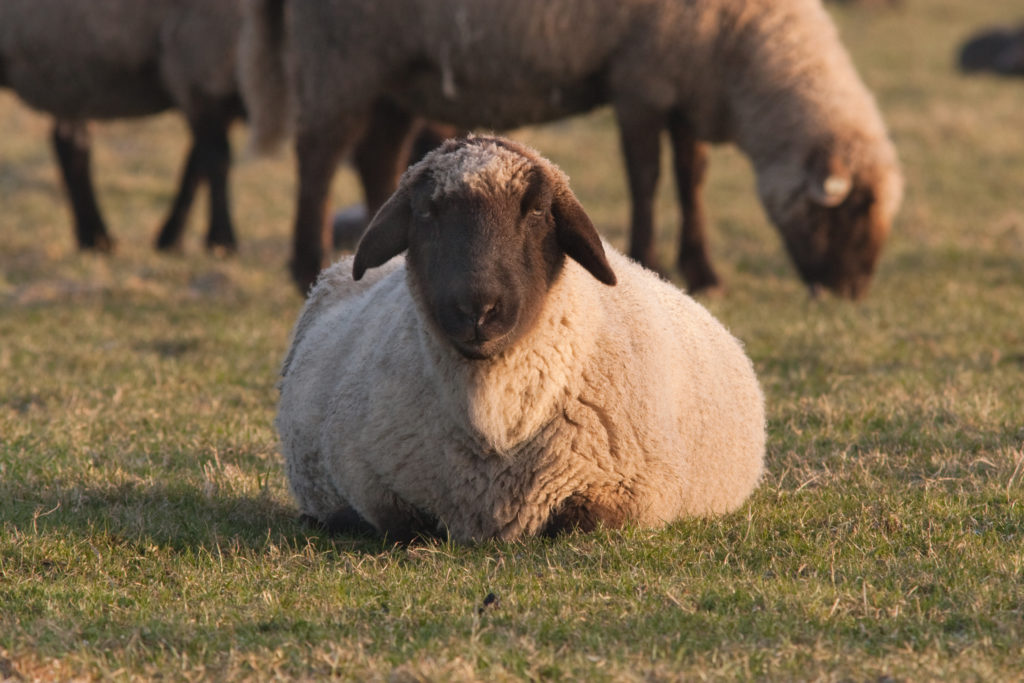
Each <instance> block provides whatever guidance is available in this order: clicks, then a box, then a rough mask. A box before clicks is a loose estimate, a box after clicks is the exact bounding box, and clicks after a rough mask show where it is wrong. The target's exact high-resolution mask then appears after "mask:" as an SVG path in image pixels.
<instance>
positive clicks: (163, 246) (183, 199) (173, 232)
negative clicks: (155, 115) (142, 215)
mask: <svg viewBox="0 0 1024 683" xmlns="http://www.w3.org/2000/svg"><path fill="white" fill-rule="evenodd" d="M200 154H201V150H200V143H199V141H198V140H196V139H195V138H193V140H192V148H191V149H190V150H189V153H188V156H187V157H186V159H185V167H184V169H183V170H182V173H181V181H180V182H179V183H178V194H177V195H176V196H175V197H174V204H173V205H171V211H170V213H169V214H168V215H167V219H166V220H165V221H164V224H163V227H162V228H160V234H159V235H158V236H157V238H156V248H157V249H160V250H162V251H170V250H176V249H180V248H181V238H182V234H183V233H184V231H185V219H186V218H187V217H188V210H189V208H191V206H192V200H193V199H194V198H195V195H196V189H198V187H199V183H200V182H201V181H202V179H203V177H202V173H201V171H200V166H201V163H200V161H199V156H200Z"/></svg>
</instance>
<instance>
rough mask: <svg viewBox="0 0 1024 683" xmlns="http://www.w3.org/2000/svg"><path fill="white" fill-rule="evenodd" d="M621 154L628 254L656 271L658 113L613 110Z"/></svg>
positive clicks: (622, 108) (662, 121)
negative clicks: (626, 183)
mask: <svg viewBox="0 0 1024 683" xmlns="http://www.w3.org/2000/svg"><path fill="white" fill-rule="evenodd" d="M616 114H617V116H618V123H619V136H620V140H621V143H622V154H623V156H624V157H625V160H626V174H627V176H628V178H629V193H630V197H631V199H632V218H631V224H630V239H629V255H630V256H631V257H632V258H634V259H635V260H637V261H639V262H640V263H641V264H643V265H644V266H646V267H648V268H650V269H651V270H654V271H658V272H660V269H659V267H658V265H657V264H658V259H657V255H656V254H655V249H654V195H655V192H656V191H657V188H658V175H659V172H660V170H661V169H660V165H661V130H662V128H663V127H664V125H665V118H664V115H663V114H662V113H661V112H658V111H655V110H651V109H645V108H640V107H631V106H618V107H616Z"/></svg>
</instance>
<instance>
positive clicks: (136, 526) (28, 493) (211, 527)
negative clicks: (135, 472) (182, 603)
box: [0, 481, 392, 554]
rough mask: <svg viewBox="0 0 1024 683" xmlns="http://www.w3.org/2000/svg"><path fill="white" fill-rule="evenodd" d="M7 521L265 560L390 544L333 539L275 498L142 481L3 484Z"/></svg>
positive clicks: (49, 531)
mask: <svg viewBox="0 0 1024 683" xmlns="http://www.w3.org/2000/svg"><path fill="white" fill-rule="evenodd" d="M0 501H2V502H0V523H2V524H3V525H4V526H7V527H8V528H10V527H12V526H13V528H14V530H16V531H17V532H19V533H21V534H24V535H26V536H43V535H59V536H60V537H61V538H66V539H69V540H72V541H74V540H82V541H88V542H89V543H97V542H100V541H105V542H108V543H110V544H112V545H120V544H130V545H134V546H138V547H140V548H146V547H150V546H158V547H161V548H167V549H172V550H175V551H178V552H186V551H204V550H205V551H212V552H215V553H219V552H224V551H234V552H247V553H256V554H259V553H260V552H262V551H266V550H269V549H270V548H271V547H273V548H277V549H280V548H282V547H284V548H292V549H302V548H305V547H307V546H308V545H309V544H310V543H313V544H315V545H316V547H317V548H319V549H321V550H327V549H330V548H334V549H336V550H339V551H345V552H350V551H355V552H372V553H379V552H381V551H382V550H385V549H387V548H389V547H391V545H392V544H387V543H385V542H384V541H383V540H382V539H374V538H366V537H360V536H337V535H335V536H332V535H329V534H327V533H324V532H321V531H318V530H315V529H313V528H311V527H309V526H307V525H306V524H304V523H302V522H300V521H299V515H298V512H297V511H296V510H295V509H294V508H293V507H291V506H288V505H284V504H282V503H281V502H279V501H278V500H275V499H274V498H273V497H272V496H271V495H270V494H269V493H266V492H261V493H258V494H256V495H238V494H234V493H230V492H227V493H225V492H218V491H204V490H202V489H199V488H195V487H191V486H186V485H181V484H170V485H164V484H156V485H148V484H139V483H134V482H128V483H120V484H110V485H106V486H104V485H96V484H83V485H72V486H66V487H65V486H60V485H58V486H54V487H52V488H50V487H47V488H41V489H39V488H32V487H30V486H27V485H24V484H19V483H17V482H8V481H0Z"/></svg>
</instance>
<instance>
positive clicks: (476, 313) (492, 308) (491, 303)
mask: <svg viewBox="0 0 1024 683" xmlns="http://www.w3.org/2000/svg"><path fill="white" fill-rule="evenodd" d="M457 309H458V312H459V315H460V316H461V317H462V320H463V321H464V324H466V326H467V327H471V328H472V329H473V331H474V332H475V333H476V335H477V337H483V336H484V334H483V332H484V330H485V328H486V327H487V326H488V325H489V324H490V323H492V322H493V321H494V320H496V319H497V318H498V316H499V315H500V314H501V298H500V297H497V296H495V297H487V298H481V299H478V300H476V301H473V302H472V303H469V302H467V303H459V304H458V305H457Z"/></svg>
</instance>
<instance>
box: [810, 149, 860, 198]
mask: <svg viewBox="0 0 1024 683" xmlns="http://www.w3.org/2000/svg"><path fill="white" fill-rule="evenodd" d="M852 189H853V180H852V178H851V177H850V171H849V170H848V169H847V168H846V165H845V164H843V163H842V162H841V161H839V160H838V159H836V158H835V157H830V156H826V155H825V154H824V153H821V154H815V155H813V156H812V157H811V160H810V161H809V162H808V164H807V195H808V196H809V197H810V198H811V201H813V202H814V203H815V204H820V205H821V206H825V207H829V208H831V207H834V206H839V205H840V204H842V203H843V202H844V201H845V200H846V197H847V196H849V194H850V190H852Z"/></svg>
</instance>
